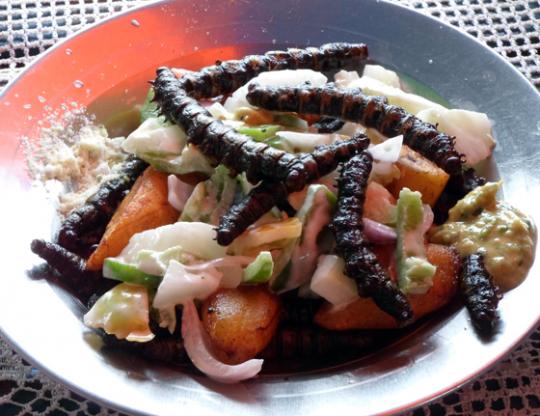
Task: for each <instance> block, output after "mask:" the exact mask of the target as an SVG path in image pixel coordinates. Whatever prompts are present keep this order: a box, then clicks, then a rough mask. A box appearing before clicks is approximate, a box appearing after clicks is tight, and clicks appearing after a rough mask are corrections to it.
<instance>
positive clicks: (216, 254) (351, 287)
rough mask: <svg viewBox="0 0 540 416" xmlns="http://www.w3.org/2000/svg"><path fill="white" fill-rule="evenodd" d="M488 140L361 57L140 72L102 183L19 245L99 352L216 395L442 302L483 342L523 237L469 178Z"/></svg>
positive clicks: (490, 192) (492, 194) (305, 54)
mask: <svg viewBox="0 0 540 416" xmlns="http://www.w3.org/2000/svg"><path fill="white" fill-rule="evenodd" d="M361 70H363V73H362V76H360V75H359V73H358V72H357V71H361ZM332 76H333V78H334V82H333V83H332V82H328V79H329V78H328V77H332ZM115 140H116V139H115ZM494 145H495V143H494V141H493V139H492V137H491V124H490V122H489V119H488V118H487V116H486V115H485V114H481V113H476V112H471V111H465V110H453V109H447V108H445V107H443V106H441V105H440V104H437V103H434V102H432V101H429V100H427V99H425V98H423V97H420V96H418V95H415V94H411V93H409V92H406V91H405V90H404V89H403V87H402V85H401V82H400V80H399V77H398V75H397V74H396V73H395V72H393V71H389V70H387V69H385V68H383V67H381V66H378V65H371V64H369V63H368V50H367V47H366V46H365V45H363V44H346V43H332V44H327V45H323V46H322V47H320V48H306V49H289V50H287V51H272V52H268V53H266V54H265V55H255V56H246V57H245V58H243V59H241V60H237V61H226V62H219V61H218V62H217V63H216V65H214V66H210V67H207V68H203V69H202V70H200V71H198V72H191V71H187V70H180V69H171V68H159V69H158V70H157V77H156V79H155V80H154V81H153V82H152V88H151V89H150V91H149V95H148V97H147V100H146V102H145V103H144V105H143V106H142V108H141V124H140V126H139V127H138V128H137V129H136V130H135V131H133V132H132V133H131V134H129V136H128V137H127V138H126V139H125V140H123V141H122V143H121V147H122V149H123V150H124V151H125V153H126V155H125V161H124V162H123V166H122V168H121V170H120V171H119V172H120V173H119V174H118V175H116V176H115V177H114V178H113V179H109V180H107V181H105V182H104V183H102V185H101V187H100V188H99V190H98V191H97V192H96V193H95V194H94V195H93V196H91V197H90V198H89V199H88V200H87V201H86V203H85V204H84V205H82V206H81V207H79V208H77V209H75V210H73V211H72V212H71V213H69V215H67V216H66V218H65V219H64V221H63V223H62V225H61V227H60V230H59V232H58V234H57V236H56V237H55V239H54V242H46V241H43V240H35V241H34V242H33V243H32V250H33V251H34V252H35V253H37V254H38V255H39V256H41V257H42V258H43V259H45V260H46V261H47V263H48V266H49V268H50V269H51V272H52V275H53V277H52V279H53V280H55V281H57V282H60V283H61V284H63V285H64V286H65V287H67V288H68V289H69V290H70V291H71V292H72V293H74V294H75V295H76V296H77V297H78V298H79V299H81V300H83V301H84V302H86V303H87V304H88V306H89V310H88V312H87V313H86V315H85V316H84V321H85V324H86V325H87V326H89V327H90V328H93V329H94V330H96V331H98V332H99V333H100V334H101V335H102V336H103V340H104V343H105V345H106V346H108V347H109V348H120V349H124V350H130V351H133V352H134V353H138V354H141V355H143V356H146V357H149V358H153V359H159V360H162V361H168V362H174V363H179V362H185V361H187V360H188V359H189V360H190V361H191V362H192V363H193V364H194V365H195V367H196V368H198V369H199V370H200V371H202V372H203V373H205V374H206V375H208V376H209V377H211V378H213V379H215V380H218V381H221V382H226V383H232V382H237V381H241V380H245V379H248V378H251V377H253V376H255V375H256V374H258V373H259V372H260V370H261V368H262V364H263V360H262V359H260V358H258V357H261V356H263V357H272V356H274V357H276V356H277V358H275V359H279V356H288V357H294V356H295V354H297V355H304V356H306V355H313V356H324V355H328V354H335V353H337V352H339V351H343V350H347V349H348V350H355V349H356V350H358V349H366V348H368V347H369V346H370V345H371V343H372V341H373V339H374V338H376V335H374V334H375V333H381V332H384V331H382V330H392V329H396V328H400V327H403V326H406V325H410V324H411V323H413V322H415V321H417V320H418V319H420V318H421V317H423V316H425V315H427V314H429V313H431V312H433V311H435V310H437V309H439V308H441V307H442V306H444V305H445V304H447V303H448V302H450V301H451V300H452V299H453V298H454V295H455V294H456V292H458V291H459V292H460V293H461V296H462V298H463V301H464V303H465V305H466V306H467V308H468V310H469V313H470V315H471V319H472V322H473V324H474V325H475V327H476V328H477V330H478V331H479V333H480V334H481V335H483V336H485V335H488V336H489V335H492V334H493V333H494V332H495V331H496V329H497V321H498V315H497V305H498V302H499V299H500V296H501V290H499V286H501V287H502V288H503V289H504V290H509V289H511V288H513V287H515V286H516V285H517V284H519V283H520V282H521V281H522V280H523V278H524V277H525V276H526V273H527V270H528V269H529V268H530V267H531V265H532V262H533V253H534V244H535V241H536V230H535V227H534V224H533V223H532V222H531V220H530V219H529V218H528V217H527V216H526V215H524V214H522V213H521V212H519V211H518V210H516V209H515V208H513V207H511V206H510V205H508V204H506V203H505V202H502V201H497V200H496V193H497V190H498V189H499V187H500V183H490V182H486V180H485V179H484V178H483V177H481V176H479V175H478V174H477V173H476V172H475V170H474V168H473V167H474V165H476V164H477V163H479V162H481V161H483V160H485V159H487V158H488V157H489V156H490V155H491V152H492V149H493V147H494ZM436 224H437V225H436ZM501 257H502V258H505V257H506V258H507V261H511V262H514V263H515V265H516V267H517V268H518V269H519V270H520V274H519V276H517V277H516V274H515V273H517V272H514V271H508V270H507V269H504V268H501V267H502V266H501V264H502V263H504V262H501V261H500V258H501ZM119 281H120V283H119ZM374 331H375V332H374Z"/></svg>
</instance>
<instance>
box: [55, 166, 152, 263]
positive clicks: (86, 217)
mask: <svg viewBox="0 0 540 416" xmlns="http://www.w3.org/2000/svg"><path fill="white" fill-rule="evenodd" d="M147 166H148V164H147V163H146V162H144V161H142V160H141V159H138V158H136V157H134V156H129V157H128V158H127V159H126V160H125V161H124V162H123V165H122V167H121V169H120V172H119V175H118V176H116V177H115V178H113V179H111V180H108V181H106V182H104V183H103V184H101V186H100V187H99V189H98V191H97V192H96V193H95V194H94V195H92V196H91V197H90V198H88V200H87V201H86V202H85V204H84V205H83V206H82V207H80V208H77V209H76V210H74V211H72V212H71V213H70V214H69V215H68V216H67V218H66V219H65V220H64V221H63V222H62V224H61V226H60V230H59V231H58V236H57V238H56V242H57V243H58V244H59V245H61V246H62V247H64V248H65V249H67V250H70V251H71V252H73V253H76V254H79V255H82V256H84V257H87V255H89V254H90V253H89V252H88V251H89V249H90V248H91V246H92V245H94V244H97V243H99V240H100V239H101V237H102V236H103V233H104V232H105V227H106V226H107V224H108V222H109V220H110V219H111V217H112V215H113V213H114V211H115V210H116V208H117V207H118V205H119V204H120V202H122V199H123V198H124V196H126V194H127V192H129V190H130V189H131V187H132V185H133V184H134V183H135V180H136V179H137V178H138V177H139V175H140V174H141V173H142V172H143V170H144V169H146V167H147Z"/></svg>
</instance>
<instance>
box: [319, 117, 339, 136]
mask: <svg viewBox="0 0 540 416" xmlns="http://www.w3.org/2000/svg"><path fill="white" fill-rule="evenodd" d="M344 124H345V122H344V121H343V120H340V119H339V118H334V117H321V119H320V120H319V121H317V122H315V123H313V125H312V126H313V127H315V128H316V129H317V130H318V131H319V133H334V132H336V131H338V130H339V129H341V128H342V127H343V125H344Z"/></svg>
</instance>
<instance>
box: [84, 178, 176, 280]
mask: <svg viewBox="0 0 540 416" xmlns="http://www.w3.org/2000/svg"><path fill="white" fill-rule="evenodd" d="M167 196H168V188H167V174H166V173H163V172H158V171H157V170H155V169H154V168H152V167H148V168H147V169H146V170H145V171H144V173H143V174H142V175H141V176H140V177H139V178H138V179H137V181H136V182H135V184H133V187H132V188H131V191H130V192H129V194H128V195H127V196H126V197H125V198H124V200H123V201H122V203H121V204H120V206H119V207H118V209H117V210H116V212H115V213H114V215H113V217H112V218H111V221H110V222H109V224H108V225H107V228H106V229H105V233H104V234H103V237H101V241H100V242H99V245H98V246H97V248H96V250H95V251H94V252H93V253H92V255H91V256H90V258H89V259H88V260H87V262H86V268H87V269H88V270H100V269H101V268H102V267H103V261H104V260H105V258H107V257H114V256H117V255H118V254H120V252H121V251H122V249H123V248H124V247H125V246H126V245H127V243H128V242H129V239H130V238H131V237H132V236H133V234H136V233H140V232H141V231H145V230H150V229H152V228H156V227H160V226H162V225H166V224H171V223H173V222H175V221H176V220H177V219H178V216H179V213H178V211H177V210H176V209H174V208H173V207H172V206H171V205H170V204H169V201H168V199H167Z"/></svg>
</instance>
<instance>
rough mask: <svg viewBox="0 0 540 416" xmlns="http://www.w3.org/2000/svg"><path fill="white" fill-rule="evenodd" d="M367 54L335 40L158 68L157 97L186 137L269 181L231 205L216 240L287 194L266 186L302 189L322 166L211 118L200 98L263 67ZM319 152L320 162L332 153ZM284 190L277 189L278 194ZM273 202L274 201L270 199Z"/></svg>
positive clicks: (352, 60)
mask: <svg viewBox="0 0 540 416" xmlns="http://www.w3.org/2000/svg"><path fill="white" fill-rule="evenodd" d="M366 58H367V47H366V46H365V45H363V44H346V43H334V44H328V45H323V46H322V47H321V48H319V49H317V48H308V49H305V50H302V49H289V50H288V51H285V52H269V53H267V54H265V55H261V56H248V57H246V58H244V59H242V60H240V61H228V62H223V63H218V64H217V65H216V66H212V67H208V68H204V69H203V70H201V71H199V72H195V73H188V74H185V75H184V76H183V77H182V78H181V79H177V78H176V76H175V74H174V73H173V72H172V71H171V70H170V69H168V68H160V69H158V71H157V77H156V79H155V81H154V82H153V86H154V100H155V102H157V104H158V107H159V110H160V113H161V114H163V115H165V116H166V117H167V118H168V119H169V120H171V121H173V122H175V123H177V124H178V125H180V126H181V127H183V128H184V130H185V131H186V132H187V135H188V140H189V141H190V142H191V143H192V144H194V145H196V146H198V148H199V149H200V150H201V152H202V153H203V154H204V155H205V156H206V157H207V158H208V159H209V160H210V161H211V162H212V163H213V164H214V165H217V164H223V165H225V166H226V167H227V168H229V169H230V170H231V171H232V172H235V173H240V172H245V173H246V177H247V179H248V180H249V181H250V182H251V183H253V184H256V183H258V182H260V181H268V182H271V183H272V185H269V184H267V185H265V186H264V187H262V188H261V189H257V190H255V191H253V192H252V193H250V195H249V196H248V197H247V199H246V200H245V201H242V202H240V203H239V204H238V205H236V206H235V207H233V209H232V210H231V212H230V213H229V214H228V216H226V217H225V218H223V219H222V221H221V224H220V227H219V228H218V242H219V243H220V244H227V243H230V242H232V240H233V239H234V238H235V237H236V236H238V235H239V234H240V233H241V232H242V231H244V230H245V228H247V226H249V225H250V224H252V223H253V222H254V221H256V220H257V219H258V218H260V216H262V214H264V213H265V212H266V211H268V210H269V209H270V208H271V207H272V206H274V205H276V203H280V202H281V201H283V200H284V198H277V197H276V196H274V195H273V194H269V193H268V189H267V188H268V187H273V188H277V187H278V185H276V184H277V183H278V182H283V183H284V185H285V187H286V189H287V192H293V191H299V190H301V189H302V188H303V187H304V186H305V185H306V184H307V183H309V181H312V180H314V179H316V178H318V177H319V176H320V175H321V173H320V172H319V171H320V170H321V169H320V167H321V166H322V165H321V164H320V163H319V161H318V160H317V159H316V155H315V154H313V155H310V154H304V155H300V156H296V155H293V154H290V153H287V152H284V151H282V150H278V149H274V148H272V147H270V146H269V145H267V144H263V143H257V142H255V141H253V140H251V138H250V137H248V136H245V135H242V134H239V133H237V132H236V131H235V130H234V129H233V128H231V127H228V126H225V125H224V124H223V123H221V122H220V121H218V120H215V119H214V118H212V116H211V115H210V113H209V112H208V111H207V110H205V109H204V107H202V106H201V105H200V104H199V103H198V102H197V99H200V98H210V97H214V96H217V95H220V94H228V93H230V92H232V91H234V90H236V89H237V88H239V87H240V86H242V85H244V84H245V83H246V82H247V81H249V80H250V79H252V78H253V77H255V76H256V75H258V74H259V73H261V72H263V71H272V70H279V69H299V68H312V69H315V70H322V71H328V70H332V69H337V68H347V67H358V66H359V65H360V64H361V63H362V62H363V61H364V60H365V59H366ZM329 152H330V150H328V153H327V154H323V153H322V151H321V152H319V154H318V156H319V157H320V158H321V159H324V160H322V161H321V163H326V164H328V162H327V160H326V159H327V158H328V157H329V155H330V153H329ZM280 195H283V192H279V190H278V192H277V196H280ZM270 204H271V205H270Z"/></svg>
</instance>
